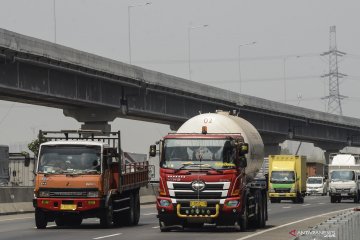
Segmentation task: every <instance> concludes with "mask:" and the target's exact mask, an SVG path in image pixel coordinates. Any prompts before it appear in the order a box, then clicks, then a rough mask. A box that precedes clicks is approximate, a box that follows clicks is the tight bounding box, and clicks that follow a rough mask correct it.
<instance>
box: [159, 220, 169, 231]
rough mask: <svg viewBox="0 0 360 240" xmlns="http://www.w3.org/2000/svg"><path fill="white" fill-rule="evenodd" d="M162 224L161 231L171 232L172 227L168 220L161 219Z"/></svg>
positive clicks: (160, 223)
mask: <svg viewBox="0 0 360 240" xmlns="http://www.w3.org/2000/svg"><path fill="white" fill-rule="evenodd" d="M159 225H160V231H161V232H169V231H170V230H171V229H170V228H169V227H168V224H166V222H164V221H161V220H159Z"/></svg>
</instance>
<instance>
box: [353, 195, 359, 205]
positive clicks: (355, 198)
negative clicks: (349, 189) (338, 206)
mask: <svg viewBox="0 0 360 240" xmlns="http://www.w3.org/2000/svg"><path fill="white" fill-rule="evenodd" d="M358 202H359V195H358V194H356V196H355V197H354V203H358Z"/></svg>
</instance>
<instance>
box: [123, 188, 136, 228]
mask: <svg viewBox="0 0 360 240" xmlns="http://www.w3.org/2000/svg"><path fill="white" fill-rule="evenodd" d="M129 198H130V199H129V206H128V207H129V210H126V211H125V214H124V218H123V219H122V221H123V225H124V226H131V225H134V223H135V219H134V217H135V213H134V195H133V193H130V195H129Z"/></svg>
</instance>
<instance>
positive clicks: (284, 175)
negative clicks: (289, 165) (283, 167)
mask: <svg viewBox="0 0 360 240" xmlns="http://www.w3.org/2000/svg"><path fill="white" fill-rule="evenodd" d="M270 182H271V183H294V182H295V173H294V171H273V172H271V178H270Z"/></svg>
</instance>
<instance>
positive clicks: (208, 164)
mask: <svg viewBox="0 0 360 240" xmlns="http://www.w3.org/2000/svg"><path fill="white" fill-rule="evenodd" d="M235 155H236V151H235V148H234V147H233V146H231V142H230V140H228V139H166V140H165V142H164V154H163V159H162V161H161V167H163V168H172V169H200V168H201V169H206V168H209V169H216V170H219V169H229V168H235V164H234V160H235Z"/></svg>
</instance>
